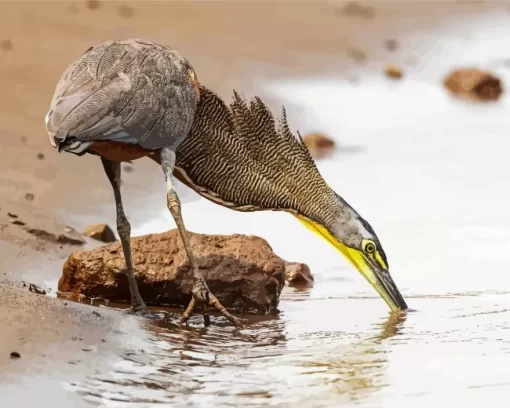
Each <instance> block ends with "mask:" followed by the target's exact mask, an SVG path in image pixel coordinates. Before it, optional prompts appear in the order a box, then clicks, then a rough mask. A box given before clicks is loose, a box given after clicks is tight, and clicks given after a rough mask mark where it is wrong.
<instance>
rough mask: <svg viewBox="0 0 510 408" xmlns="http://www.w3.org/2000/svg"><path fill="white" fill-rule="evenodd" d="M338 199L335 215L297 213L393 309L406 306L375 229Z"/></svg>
mask: <svg viewBox="0 0 510 408" xmlns="http://www.w3.org/2000/svg"><path fill="white" fill-rule="evenodd" d="M335 195H336V194H335ZM336 199H337V200H338V201H337V206H336V208H337V210H336V211H334V214H335V215H334V216H332V217H328V220H327V221H320V222H319V221H314V220H311V219H309V218H307V217H304V216H302V215H299V214H295V215H296V217H297V218H298V219H299V220H300V221H301V222H302V223H303V224H305V226H306V227H307V228H309V229H310V230H312V231H313V232H314V233H316V234H318V235H319V236H320V237H322V238H324V239H325V240H326V241H328V242H329V243H330V244H332V245H333V246H334V247H335V248H336V249H337V250H338V251H340V252H341V253H342V254H343V255H344V256H345V257H346V258H347V260H348V261H349V262H350V263H351V264H352V265H354V267H355V268H356V269H357V270H358V271H359V272H360V273H361V275H363V276H364V277H365V279H366V280H367V281H368V282H369V283H370V284H371V285H372V286H373V287H374V289H375V290H376V291H377V293H379V295H380V296H381V297H382V298H383V299H384V301H385V302H386V303H387V304H388V306H389V307H390V309H391V310H392V311H396V310H406V309H407V304H406V302H405V300H404V298H403V297H402V295H401V294H400V291H399V290H398V287H397V285H396V284H395V282H394V281H393V279H392V277H391V275H390V271H389V265H388V260H387V258H386V254H385V253H384V250H383V248H382V245H381V242H380V241H379V238H378V237H377V235H376V234H375V231H374V229H373V228H372V227H371V226H370V224H369V223H368V222H367V221H366V220H364V219H363V218H362V217H361V216H360V215H359V214H358V213H357V212H356V211H355V210H354V209H353V208H352V207H351V206H350V205H349V204H347V203H346V202H345V201H344V200H343V199H342V198H341V197H339V196H338V195H336Z"/></svg>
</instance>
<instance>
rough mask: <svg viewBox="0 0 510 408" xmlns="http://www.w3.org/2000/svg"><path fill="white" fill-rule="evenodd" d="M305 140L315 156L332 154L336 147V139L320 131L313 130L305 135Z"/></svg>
mask: <svg viewBox="0 0 510 408" xmlns="http://www.w3.org/2000/svg"><path fill="white" fill-rule="evenodd" d="M303 142H304V143H305V145H306V147H308V150H309V151H310V153H311V155H312V156H313V157H315V158H318V159H319V158H323V157H326V156H328V155H330V154H331V153H332V152H333V150H334V149H335V141H334V140H332V139H330V138H329V137H327V136H326V135H325V134H323V133H320V132H313V133H309V134H307V135H305V136H304V137H303Z"/></svg>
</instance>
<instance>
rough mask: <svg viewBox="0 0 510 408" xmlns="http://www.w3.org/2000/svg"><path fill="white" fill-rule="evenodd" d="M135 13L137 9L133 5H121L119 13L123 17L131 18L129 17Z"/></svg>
mask: <svg viewBox="0 0 510 408" xmlns="http://www.w3.org/2000/svg"><path fill="white" fill-rule="evenodd" d="M134 14H135V9H134V8H133V7H130V6H126V5H125V4H123V5H122V6H120V7H119V15H120V16H121V17H126V18H129V17H133V16H134Z"/></svg>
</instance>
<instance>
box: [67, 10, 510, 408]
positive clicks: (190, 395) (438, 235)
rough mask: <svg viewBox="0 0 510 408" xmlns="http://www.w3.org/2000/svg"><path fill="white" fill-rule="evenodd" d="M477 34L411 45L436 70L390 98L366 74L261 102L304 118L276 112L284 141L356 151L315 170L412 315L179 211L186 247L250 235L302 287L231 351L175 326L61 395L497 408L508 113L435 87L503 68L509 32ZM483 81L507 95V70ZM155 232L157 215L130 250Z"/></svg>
mask: <svg viewBox="0 0 510 408" xmlns="http://www.w3.org/2000/svg"><path fill="white" fill-rule="evenodd" d="M486 17H487V19H489V20H490V24H488V23H487V21H484V20H483V19H480V18H478V19H477V20H473V21H470V20H466V21H464V22H463V23H462V24H461V22H459V23H458V25H457V26H455V27H449V28H448V30H449V31H450V33H449V34H450V36H449V38H456V39H457V41H450V42H440V41H439V39H441V38H444V35H445V34H444V33H424V34H423V38H422V40H421V41H422V42H421V43H420V39H417V40H416V41H417V42H416V43H415V47H416V49H417V50H421V51H422V52H421V54H420V55H422V56H423V55H424V56H426V57H427V58H428V57H429V56H434V64H429V63H428V61H427V60H426V59H425V57H423V58H424V59H422V60H421V62H420V64H421V66H419V67H416V68H414V69H409V70H408V72H407V75H406V78H405V79H404V80H402V81H400V82H391V81H388V80H387V79H385V78H384V77H383V76H382V75H381V74H380V73H379V71H374V72H373V73H371V72H370V71H368V72H366V73H364V74H363V76H362V79H361V83H359V84H352V83H350V82H348V81H344V80H342V79H339V78H331V79H313V78H307V79H303V80H302V81H293V82H281V81H280V82H276V83H265V84H263V86H265V87H266V93H272V94H273V95H274V96H278V97H280V98H281V99H282V100H283V102H284V103H289V104H293V105H294V106H296V105H297V106H299V107H301V108H305V109H306V112H308V114H307V116H305V117H300V118H299V120H297V119H296V118H294V120H293V118H292V112H291V111H288V114H289V118H290V121H291V125H292V127H293V128H294V129H295V128H296V127H298V128H299V129H300V130H302V132H306V131H307V130H313V129H314V128H320V129H322V130H324V131H325V132H327V133H329V134H330V135H332V136H333V137H334V138H335V139H337V141H338V142H339V143H340V145H341V144H342V143H345V144H347V145H350V146H361V147H363V148H364V149H362V150H360V151H358V152H356V153H355V154H347V153H345V154H343V153H342V152H341V148H340V151H339V152H338V153H337V154H336V155H335V156H334V157H332V158H330V159H327V160H324V161H321V162H320V163H319V169H320V171H321V173H322V174H323V175H324V177H325V178H326V180H328V182H329V183H330V184H331V185H332V187H333V188H335V189H336V191H337V192H338V193H340V194H341V195H342V196H343V197H345V198H346V199H347V201H348V202H350V203H351V204H352V205H353V206H354V207H355V208H357V209H358V210H359V211H360V213H361V214H362V215H363V216H365V217H366V218H367V219H368V220H369V222H370V223H371V224H372V225H373V226H374V228H375V229H376V231H377V232H378V234H379V237H380V239H381V241H382V243H383V246H384V247H385V251H386V252H387V255H388V258H389V262H390V265H391V270H392V275H393V277H394V279H395V281H396V282H397V285H398V286H399V287H400V289H401V291H402V293H403V295H404V297H405V298H406V300H407V302H408V304H409V306H410V307H411V308H412V309H413V311H411V312H409V313H408V314H407V315H406V316H391V315H389V313H388V310H387V307H386V305H385V304H384V302H383V301H382V300H380V299H379V298H378V297H377V296H376V294H375V292H374V291H373V290H372V289H371V288H370V286H369V285H368V284H367V283H366V282H365V281H364V280H363V279H362V278H361V277H360V276H359V275H358V274H357V273H356V272H355V271H354V270H353V269H352V268H351V267H350V266H349V265H348V264H347V263H346V262H345V261H344V260H343V259H342V258H341V257H340V255H339V254H337V253H336V252H335V251H334V250H333V249H332V248H330V247H328V246H327V244H326V243H324V242H322V241H320V240H318V239H316V238H315V237H313V236H311V235H310V234H309V233H308V232H307V231H306V230H304V229H303V228H302V227H301V226H300V225H299V224H298V223H297V222H295V220H294V219H293V218H292V217H290V216H287V215H285V214H281V213H258V214H257V213H255V214H242V213H235V212H232V211H229V210H227V209H224V208H220V207H218V206H215V205H214V204H211V203H209V202H207V201H205V200H190V202H189V203H187V204H186V207H185V209H184V216H185V218H186V223H187V226H188V228H189V229H190V230H193V231H197V232H202V233H225V234H228V233H234V232H243V233H246V234H257V235H261V236H263V237H265V238H267V239H268V241H269V242H270V244H271V245H272V247H273V249H274V250H275V252H276V253H278V254H279V255H280V256H282V257H283V258H285V259H288V260H292V261H303V262H306V263H308V264H309V265H310V267H311V268H312V271H314V273H315V276H316V281H315V287H314V288H313V289H309V290H306V291H296V290H293V289H289V288H286V289H285V290H284V292H283V295H282V300H281V304H280V310H281V313H280V315H279V316H277V317H268V318H264V319H262V318H261V319H259V320H258V321H253V322H251V323H250V325H249V327H248V328H247V329H246V330H244V331H242V332H241V333H237V332H234V330H233V329H232V328H230V327H228V326H224V325H222V322H221V321H216V322H218V323H219V325H217V326H213V327H211V328H209V329H207V330H203V329H200V324H201V320H200V317H195V318H194V320H193V324H194V326H193V327H192V328H190V329H181V328H178V327H177V326H176V325H175V319H176V316H174V315H170V317H169V318H168V320H162V321H160V322H156V323H153V322H148V323H147V332H148V333H149V340H148V341H143V342H140V344H138V345H137V346H136V347H135V346H133V348H132V349H130V350H126V351H125V352H124V354H123V360H122V362H119V363H118V364H116V365H114V366H113V367H112V369H111V371H110V372H108V373H102V374H98V375H96V376H93V377H89V378H88V379H87V380H86V381H84V382H80V383H73V384H68V385H67V386H68V387H69V389H71V390H73V391H74V392H78V393H80V395H82V396H83V398H84V399H85V400H86V401H89V402H91V403H93V404H97V405H101V406H108V407H126V406H130V407H150V406H157V405H159V404H164V403H167V404H171V405H172V406H196V407H202V406H203V407H209V406H265V405H269V406H293V407H296V406H297V407H301V406H303V407H326V406H330V407H338V406H354V405H356V406H362V407H378V406H390V405H391V406H396V407H401V406H402V407H407V406H409V405H410V404H412V406H419V407H422V406H429V405H430V404H439V405H438V406H441V407H442V406H447V405H448V404H450V403H452V404H453V403H455V406H460V405H462V406H469V407H471V406H479V405H480V404H483V403H487V402H489V401H491V402H490V404H491V406H505V405H506V404H505V402H504V401H505V400H506V401H508V397H510V370H509V369H508V361H509V357H510V274H509V272H508V265H509V262H508V261H509V260H510V251H509V249H510V212H509V211H508V208H509V205H510V195H509V194H508V189H509V181H508V177H509V176H508V175H509V174H510V162H509V161H508V151H510V137H509V135H508V131H507V129H508V128H509V125H510V116H509V115H508V113H507V112H510V106H509V98H508V96H504V97H503V98H502V99H501V100H500V101H499V102H498V103H497V104H486V105H473V104H469V103H466V102H462V101H456V100H454V99H452V98H451V97H449V96H448V95H447V94H446V92H445V91H444V90H443V89H442V87H441V84H440V81H441V79H442V77H443V76H444V74H445V73H446V72H448V71H449V70H450V69H451V68H453V67H457V66H459V65H460V64H463V63H464V64H467V65H470V63H471V62H472V61H476V62H477V64H476V65H485V66H492V65H491V64H493V61H496V60H497V59H500V58H501V57H506V55H503V56H502V55H501V53H500V51H498V50H501V49H504V48H503V46H502V47H499V46H500V45H501V44H500V43H502V42H503V41H504V39H507V38H508V37H509V35H510V28H508V27H510V26H509V25H508V24H507V23H508V16H506V15H505V16H503V15H499V14H497V13H496V14H490V13H489V14H488V15H487V16H486ZM505 22H506V23H505ZM445 29H446V28H445ZM472 32H476V33H477V42H476V43H474V42H470V43H469V44H470V46H469V47H468V46H467V44H466V43H462V42H463V41H464V40H462V38H463V35H464V34H466V33H472ZM466 41H467V40H466ZM459 43H460V44H459ZM420 44H421V45H420ZM430 44H435V45H430ZM481 44H483V48H482V47H481ZM424 47H428V48H424ZM498 47H499V48H498ZM419 61H420V60H419ZM495 67H496V66H495ZM497 72H498V74H499V75H500V76H501V77H502V78H503V80H504V81H505V82H506V83H510V72H509V71H508V70H507V71H505V70H504V69H499V70H498V71H497ZM312 124H313V125H314V126H312ZM169 223H171V220H170V218H169V215H168V214H167V212H166V210H162V211H161V214H160V215H158V216H157V217H154V219H153V220H151V221H149V222H147V223H146V224H145V225H143V226H140V227H139V228H138V229H134V231H133V233H134V234H142V233H147V232H154V231H162V230H165V229H167V226H168V225H169Z"/></svg>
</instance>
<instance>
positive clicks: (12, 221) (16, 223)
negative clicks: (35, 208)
mask: <svg viewBox="0 0 510 408" xmlns="http://www.w3.org/2000/svg"><path fill="white" fill-rule="evenodd" d="M11 224H12V225H20V226H24V225H27V223H26V222H24V221H21V220H16V219H14V220H11Z"/></svg>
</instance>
